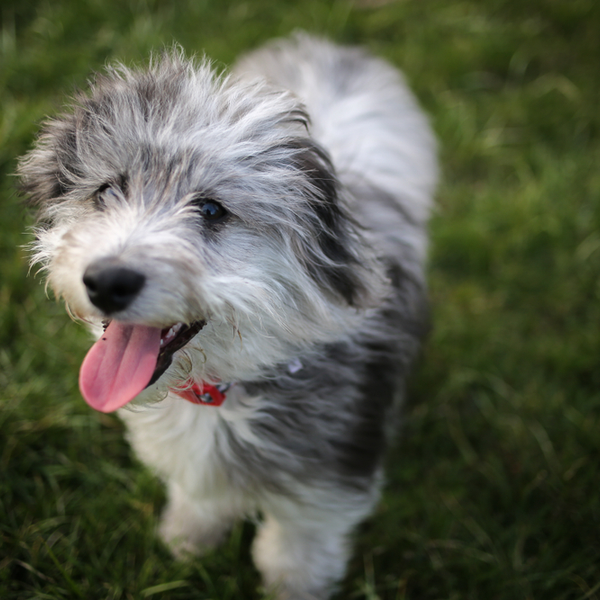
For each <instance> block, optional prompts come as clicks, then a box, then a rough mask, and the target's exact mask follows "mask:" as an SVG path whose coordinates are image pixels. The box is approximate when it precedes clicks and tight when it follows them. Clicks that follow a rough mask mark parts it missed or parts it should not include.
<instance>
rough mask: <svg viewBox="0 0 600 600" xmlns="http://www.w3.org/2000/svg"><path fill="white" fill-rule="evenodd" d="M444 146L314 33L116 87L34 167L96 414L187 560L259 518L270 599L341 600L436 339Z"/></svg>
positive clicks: (49, 248)
mask: <svg viewBox="0 0 600 600" xmlns="http://www.w3.org/2000/svg"><path fill="white" fill-rule="evenodd" d="M435 146H436V145H435V140H434V136H433V134H432V132H431V129H430V127H429V124H428V120H427V118H426V117H425V116H424V114H423V113H422V111H421V110H420V109H419V107H418V105H417V102H416V101H415V99H414V97H413V96H412V94H411V93H410V91H409V90H408V89H407V86H406V84H405V83H404V81H403V78H402V76H401V74H400V73H399V72H398V71H397V70H396V69H395V68H393V67H392V66H391V65H389V64H388V63H386V62H385V61H383V60H381V59H378V58H375V57H373V56H371V55H370V54H368V53H367V52H365V51H363V50H361V49H358V48H347V47H340V46H337V45H334V44H332V43H331V42H329V41H326V40H323V39H320V38H314V37H312V36H310V35H308V34H302V33H299V34H296V35H293V36H291V37H290V38H287V39H284V40H277V41H274V42H272V43H270V44H268V45H267V46H265V47H263V48H261V49H259V50H256V51H254V52H252V53H250V54H248V55H246V56H245V57H242V59H241V60H240V61H239V62H238V63H237V64H236V65H235V66H234V68H233V69H232V71H231V73H230V74H218V73H216V71H215V69H214V68H213V66H212V65H211V62H210V61H209V60H208V59H206V58H204V59H196V58H194V59H188V58H186V56H185V54H184V52H183V51H182V50H181V49H180V48H178V47H174V48H172V49H169V50H166V51H165V52H163V53H162V54H161V55H159V56H154V57H153V58H151V60H150V63H149V65H148V66H147V67H145V68H139V69H138V68H128V67H125V66H123V65H121V64H117V65H114V66H110V67H107V69H106V71H104V72H103V73H102V74H97V75H95V77H94V79H93V81H92V82H91V83H90V89H89V90H88V91H86V92H79V93H78V94H77V96H76V97H75V99H74V101H73V102H72V105H71V106H69V107H68V108H67V109H65V112H64V114H62V115H60V116H58V117H55V118H53V119H51V120H49V121H47V122H46V123H45V124H44V126H43V128H42V131H41V133H40V135H39V137H38V139H37V141H36V143H35V146H34V147H33V149H32V150H31V151H30V152H29V154H27V155H26V156H24V157H23V158H22V159H21V161H20V163H19V167H18V175H19V177H20V184H21V188H22V190H23V193H24V194H25V195H26V196H27V197H28V201H29V202H30V204H31V205H33V206H34V207H37V209H38V212H39V222H38V225H37V226H36V231H35V237H36V241H35V242H34V243H33V248H32V263H33V264H37V265H40V268H41V269H43V270H44V271H45V272H46V281H47V285H48V286H49V287H50V288H51V289H52V290H53V291H54V293H55V295H56V296H57V297H59V298H62V299H63V300H64V302H65V305H66V308H67V310H68V312H69V313H70V314H71V315H72V316H73V317H74V318H75V319H78V320H81V321H83V322H85V323H87V324H88V325H89V326H90V327H91V329H92V331H93V332H94V333H95V336H96V339H97V341H96V342H95V343H94V344H93V346H92V347H91V349H90V351H89V353H88V354H87V356H86V357H85V359H84V361H83V364H82V367H81V372H80V380H79V383H80V389H81V392H82V395H83V397H84V398H85V400H86V401H87V403H88V404H89V405H90V406H91V407H92V408H94V409H96V410H99V411H103V412H112V411H116V410H118V411H119V416H120V417H121V418H122V420H123V421H124V422H125V424H126V426H127V431H128V439H129V442H130V443H131V445H132V447H133V448H134V450H135V452H136V453H137V455H138V456H139V458H140V459H141V460H142V461H143V462H144V463H145V464H146V465H148V466H149V467H150V469H152V470H153V471H154V472H155V473H156V474H157V475H158V476H159V477H160V478H161V479H162V480H163V481H164V483H165V485H166V490H167V505H166V508H165V510H164V513H163V515H162V518H161V523H160V526H159V534H160V536H161V538H162V539H163V540H164V541H165V542H166V544H167V545H168V546H169V547H170V549H171V550H172V552H173V553H174V554H175V556H177V557H181V558H185V557H186V556H188V555H190V554H192V555H199V554H201V553H202V552H204V551H206V550H208V549H211V548H213V547H214V546H215V545H216V544H218V543H219V541H220V540H221V539H222V538H223V536H224V535H225V534H226V532H227V531H228V528H229V527H230V526H231V524H232V522H233V521H235V520H236V519H239V518H240V517H242V518H243V517H245V516H251V517H252V516H256V518H257V519H258V520H259V525H258V526H257V534H256V538H255V540H254V542H253V548H252V554H253V559H254V562H255V564H256V566H257V567H258V569H259V571H260V572H261V575H262V578H263V582H264V585H265V588H266V589H267V590H268V592H269V593H272V594H274V595H275V597H277V598H281V599H286V600H308V599H312V600H314V599H325V598H328V597H329V596H330V595H331V594H332V593H334V592H335V590H336V586H338V585H339V582H340V581H341V580H342V578H343V576H344V573H345V569H346V565H347V562H348V559H349V556H350V552H351V541H352V534H353V532H354V530H355V529H356V527H357V525H358V524H359V523H361V522H362V521H363V520H364V519H365V518H366V517H367V516H369V515H370V514H371V513H372V511H373V509H374V507H375V505H376V503H377V501H378V498H379V496H380V490H381V486H382V482H383V472H382V459H383V453H384V450H385V446H386V444H387V441H388V440H389V439H390V435H391V434H392V430H393V429H394V428H395V423H396V421H397V413H398V407H399V405H400V404H401V399H402V396H403V394H404V387H405V381H406V378H407V376H408V374H409V371H410V368H411V364H412V363H413V360H414V358H415V355H416V353H417V352H418V349H419V345H420V342H421V340H422V337H423V335H424V333H425V331H426V329H427V322H428V319H427V293H426V282H425V276H424V263H425V260H426V252H427V221H428V215H429V212H430V208H431V202H432V195H433V193H434V188H435V184H436V171H437V169H436V147H435Z"/></svg>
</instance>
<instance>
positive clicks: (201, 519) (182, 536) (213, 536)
mask: <svg viewBox="0 0 600 600" xmlns="http://www.w3.org/2000/svg"><path fill="white" fill-rule="evenodd" d="M167 493H168V501H167V506H166V507H165V509H164V512H163V514H162V517H161V523H160V525H159V529H158V533H159V535H160V538H161V539H162V540H163V542H165V544H166V545H167V546H168V547H169V548H170V550H171V552H172V553H173V555H174V556H175V557H176V558H179V559H183V558H185V557H186V556H189V555H193V556H199V555H201V554H203V553H205V552H207V551H209V550H211V549H212V548H214V547H215V546H217V545H218V544H219V543H220V542H221V541H222V540H223V537H224V536H225V534H226V533H227V531H228V530H229V529H230V527H231V525H232V524H233V522H234V520H235V518H236V516H237V515H236V514H235V511H234V510H233V508H232V507H231V506H230V505H229V504H228V503H227V502H226V501H224V502H216V501H208V500H202V501H196V500H194V499H192V498H190V497H189V496H188V495H187V494H186V493H185V492H184V491H183V489H182V488H181V487H180V486H179V485H177V483H174V482H169V484H168V489H167Z"/></svg>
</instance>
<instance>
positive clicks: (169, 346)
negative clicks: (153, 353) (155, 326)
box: [146, 321, 206, 387]
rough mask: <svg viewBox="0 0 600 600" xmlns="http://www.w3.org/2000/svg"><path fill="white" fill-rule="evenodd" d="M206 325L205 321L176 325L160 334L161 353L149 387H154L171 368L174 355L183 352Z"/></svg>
mask: <svg viewBox="0 0 600 600" xmlns="http://www.w3.org/2000/svg"><path fill="white" fill-rule="evenodd" d="M205 324H206V322H205V321H195V322H194V323H192V324H191V325H185V324H184V323H176V324H175V325H173V326H172V327H166V328H165V329H163V330H162V331H161V332H160V351H159V353H158V359H157V361H156V367H155V368H154V373H153V374H152V377H151V378H150V381H149V382H148V385H152V384H153V383H156V382H157V381H158V379H159V378H160V376H161V375H162V374H163V373H164V372H165V371H166V370H167V369H168V368H169V367H170V366H171V363H172V362H173V354H175V352H177V351H178V350H181V349H182V348H183V347H184V346H185V345H186V344H187V343H188V342H189V341H190V340H191V339H192V338H193V337H194V336H195V335H196V334H197V333H198V332H199V331H200V330H201V329H202V328H203V327H204V325H205ZM148 385H147V386H146V387H148Z"/></svg>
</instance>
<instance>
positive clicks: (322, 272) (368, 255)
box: [291, 138, 384, 308]
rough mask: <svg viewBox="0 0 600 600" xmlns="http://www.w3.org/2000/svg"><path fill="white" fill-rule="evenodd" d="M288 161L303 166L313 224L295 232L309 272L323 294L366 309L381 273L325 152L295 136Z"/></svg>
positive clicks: (380, 281)
mask: <svg viewBox="0 0 600 600" xmlns="http://www.w3.org/2000/svg"><path fill="white" fill-rule="evenodd" d="M294 150H295V151H294V152H292V154H291V161H292V166H293V167H294V168H295V169H297V170H299V171H301V172H302V174H303V178H304V181H305V182H306V185H305V195H306V197H307V198H308V202H309V204H310V210H311V214H312V215H313V216H314V217H313V219H312V221H313V223H314V228H313V230H312V231H308V232H306V231H305V227H299V228H298V229H299V230H301V231H303V233H304V235H299V236H295V238H294V239H295V241H296V244H297V248H296V250H297V252H298V253H299V255H300V256H301V257H302V261H303V263H304V266H305V268H306V270H307V272H308V273H309V274H310V276H311V277H312V279H313V280H314V281H315V282H316V283H317V284H318V286H319V287H320V288H321V290H322V291H323V292H324V293H326V294H329V295H331V294H333V295H334V296H337V297H338V298H341V299H343V301H345V302H346V303H347V304H348V305H350V306H353V307H356V308H366V307H368V306H371V305H373V304H374V303H376V301H377V299H378V298H379V295H380V293H381V290H382V287H383V281H384V277H383V276H382V275H381V272H380V268H379V266H378V265H377V263H376V261H375V260H374V259H373V253H372V251H371V249H370V248H368V247H367V245H366V242H365V240H364V239H363V236H362V235H361V233H360V226H359V225H358V224H357V223H355V222H354V221H353V220H352V218H351V217H350V215H349V214H348V213H347V211H346V209H345V208H344V206H343V203H342V202H341V199H340V190H341V186H340V183H339V181H338V179H337V176H336V174H335V171H334V168H333V165H332V163H331V161H330V159H329V156H328V154H327V153H326V152H325V150H323V148H321V147H320V146H319V145H318V144H317V143H315V142H314V141H313V140H311V139H308V138H305V139H300V140H295V141H294Z"/></svg>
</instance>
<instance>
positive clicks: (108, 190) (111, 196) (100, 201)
mask: <svg viewBox="0 0 600 600" xmlns="http://www.w3.org/2000/svg"><path fill="white" fill-rule="evenodd" d="M118 198H119V196H118V194H117V192H116V191H115V190H114V189H113V188H112V187H110V185H108V184H105V185H103V186H102V187H101V188H99V189H98V191H97V192H96V193H95V194H94V196H93V201H94V206H95V207H96V208H97V209H98V210H103V209H104V208H106V205H107V203H109V202H110V201H111V200H112V201H114V200H117V199H118Z"/></svg>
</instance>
